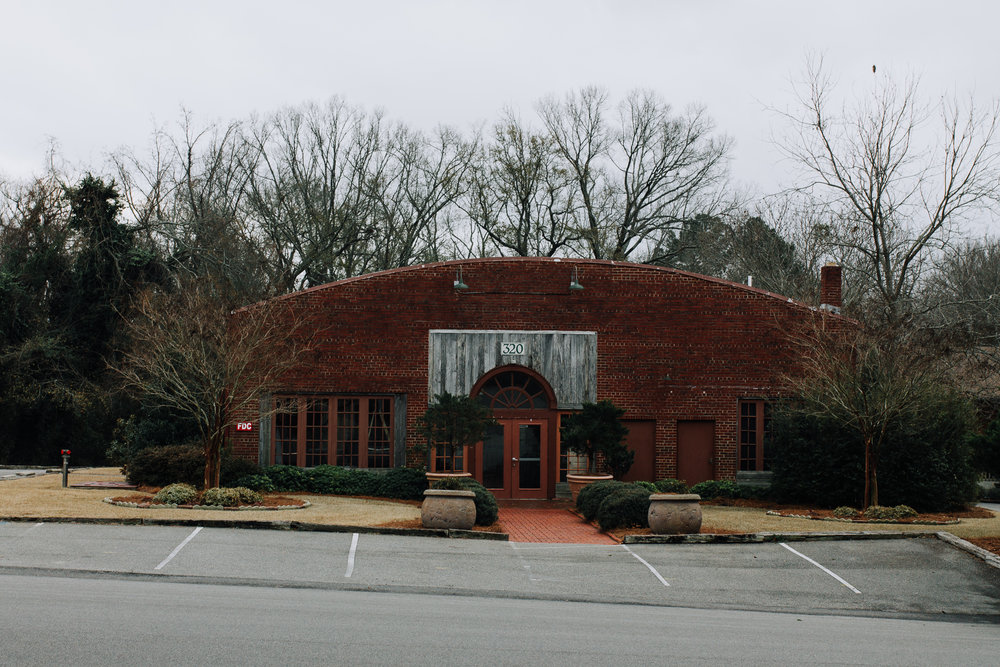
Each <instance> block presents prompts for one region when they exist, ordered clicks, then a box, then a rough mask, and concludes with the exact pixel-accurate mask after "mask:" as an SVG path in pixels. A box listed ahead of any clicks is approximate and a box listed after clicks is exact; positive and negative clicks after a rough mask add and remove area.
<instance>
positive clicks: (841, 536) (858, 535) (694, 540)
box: [622, 530, 1000, 569]
mask: <svg viewBox="0 0 1000 667" xmlns="http://www.w3.org/2000/svg"><path fill="white" fill-rule="evenodd" d="M912 537H934V538H937V539H939V540H941V541H942V542H946V543H947V544H950V545H951V546H953V547H955V548H956V549H961V550H962V551H965V552H967V553H969V554H971V555H973V556H975V557H976V558H979V559H980V560H982V561H984V562H985V563H986V564H987V565H989V566H990V567H995V568H997V569H1000V556H998V555H997V554H995V553H993V552H992V551H987V550H986V549H983V548H981V547H977V546H976V545H975V544H972V543H971V542H967V541H966V540H963V539H962V538H960V537H956V536H955V535H952V534H951V533H949V532H946V531H943V530H941V531H933V532H931V531H897V532H854V531H851V532H840V533H740V534H736V535H716V534H705V535H700V534H698V535H626V536H625V538H624V539H623V540H622V544H753V543H764V542H821V541H829V540H900V539H907V538H912Z"/></svg>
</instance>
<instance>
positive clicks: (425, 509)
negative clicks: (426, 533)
mask: <svg viewBox="0 0 1000 667" xmlns="http://www.w3.org/2000/svg"><path fill="white" fill-rule="evenodd" d="M420 521H421V523H423V526H424V528H446V529H455V530H469V529H470V528H472V526H474V525H475V523H476V494H475V493H473V492H472V491H450V490H447V489H427V490H426V491H424V502H423V503H422V504H421V505H420Z"/></svg>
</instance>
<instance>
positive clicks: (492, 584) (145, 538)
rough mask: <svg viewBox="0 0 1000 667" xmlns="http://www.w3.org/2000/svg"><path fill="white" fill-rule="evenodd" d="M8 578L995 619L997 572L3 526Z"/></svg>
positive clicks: (926, 562) (884, 563)
mask: <svg viewBox="0 0 1000 667" xmlns="http://www.w3.org/2000/svg"><path fill="white" fill-rule="evenodd" d="M3 574H11V575H24V574H27V575H31V574H39V575H41V574H44V575H52V574H56V575H57V576H61V577H64V578H65V579H66V585H68V586H72V585H73V583H72V580H73V579H74V578H79V577H110V578H128V579H139V580H160V581H199V582H211V583H215V584H223V585H226V584H233V585H251V586H261V587H282V588H287V587H297V588H318V589H344V590H365V591H384V592H427V593H435V594H441V593H444V594H453V595H467V596H483V597H501V598H519V599H542V600H574V601H584V602H609V603H630V604H641V605H655V606H679V607H691V608H704V609H739V610H761V611H776V612H791V613H800V614H842V615H863V616H864V615H870V616H884V617H895V618H918V619H920V618H922V619H931V618H933V619H934V620H956V621H959V620H960V621H974V622H987V623H997V622H1000V570H997V569H996V568H993V567H990V566H988V565H986V564H985V563H983V562H982V561H980V560H978V559H976V558H974V557H972V556H970V555H969V554H967V553H965V552H963V551H960V550H957V549H955V548H953V547H951V546H950V545H948V544H946V543H944V542H942V541H940V540H937V539H934V538H910V539H896V540H866V541H831V542H793V543H788V544H782V543H764V544H723V545H719V544H715V545H697V544H677V545H649V544H647V545H641V544H637V545H569V544H567V545H558V544H525V543H512V542H493V541H476V540H447V539H437V538H425V537H401V536H391V535H371V534H361V535H357V534H352V533H308V532H288V531H267V530H244V529H228V528H193V527H191V526H118V525H87V524H55V523H53V524H49V523H26V522H0V575H3ZM0 589H2V579H0Z"/></svg>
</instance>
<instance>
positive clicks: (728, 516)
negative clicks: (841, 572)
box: [701, 505, 1000, 539]
mask: <svg viewBox="0 0 1000 667" xmlns="http://www.w3.org/2000/svg"><path fill="white" fill-rule="evenodd" d="M701 511H702V528H701V532H703V533H764V532H770V533H776V532H782V533H827V532H829V533H834V532H899V531H917V532H936V531H939V530H944V531H947V532H949V533H951V534H953V535H956V536H958V537H961V538H963V539H968V538H970V537H994V536H998V537H1000V516H997V515H996V514H994V515H993V518H991V519H962V521H961V523H956V524H948V525H944V526H928V525H919V524H902V523H899V524H892V523H848V522H843V521H816V520H813V519H797V518H793V517H780V516H768V515H767V514H766V511H767V510H765V509H758V508H749V507H724V506H719V505H702V508H701Z"/></svg>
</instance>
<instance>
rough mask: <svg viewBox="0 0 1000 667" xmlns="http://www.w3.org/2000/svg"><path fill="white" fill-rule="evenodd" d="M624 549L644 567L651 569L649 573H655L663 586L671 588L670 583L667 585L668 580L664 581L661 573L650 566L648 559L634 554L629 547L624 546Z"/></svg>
mask: <svg viewBox="0 0 1000 667" xmlns="http://www.w3.org/2000/svg"><path fill="white" fill-rule="evenodd" d="M622 549H624V550H625V551H627V552H629V553H630V554H632V555H633V556H635V558H636V560H638V561H639V562H640V563H642V564H643V565H645V566H646V567H648V568H649V571H650V572H652V573H653V576H655V577H656V578H657V579H659V580H660V583H661V584H663V585H664V586H670V584H669V583H667V580H666V579H664V578H663V577H661V576H660V573H659V572H657V571H656V568H655V567H653V566H652V565H650V564H649V563H648V562H647V561H646V559H645V558H643V557H642V556H640V555H639V554H637V553H636V552H634V551H632V550H631V549H629V548H628V546H627V545H624V544H623V545H622Z"/></svg>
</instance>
